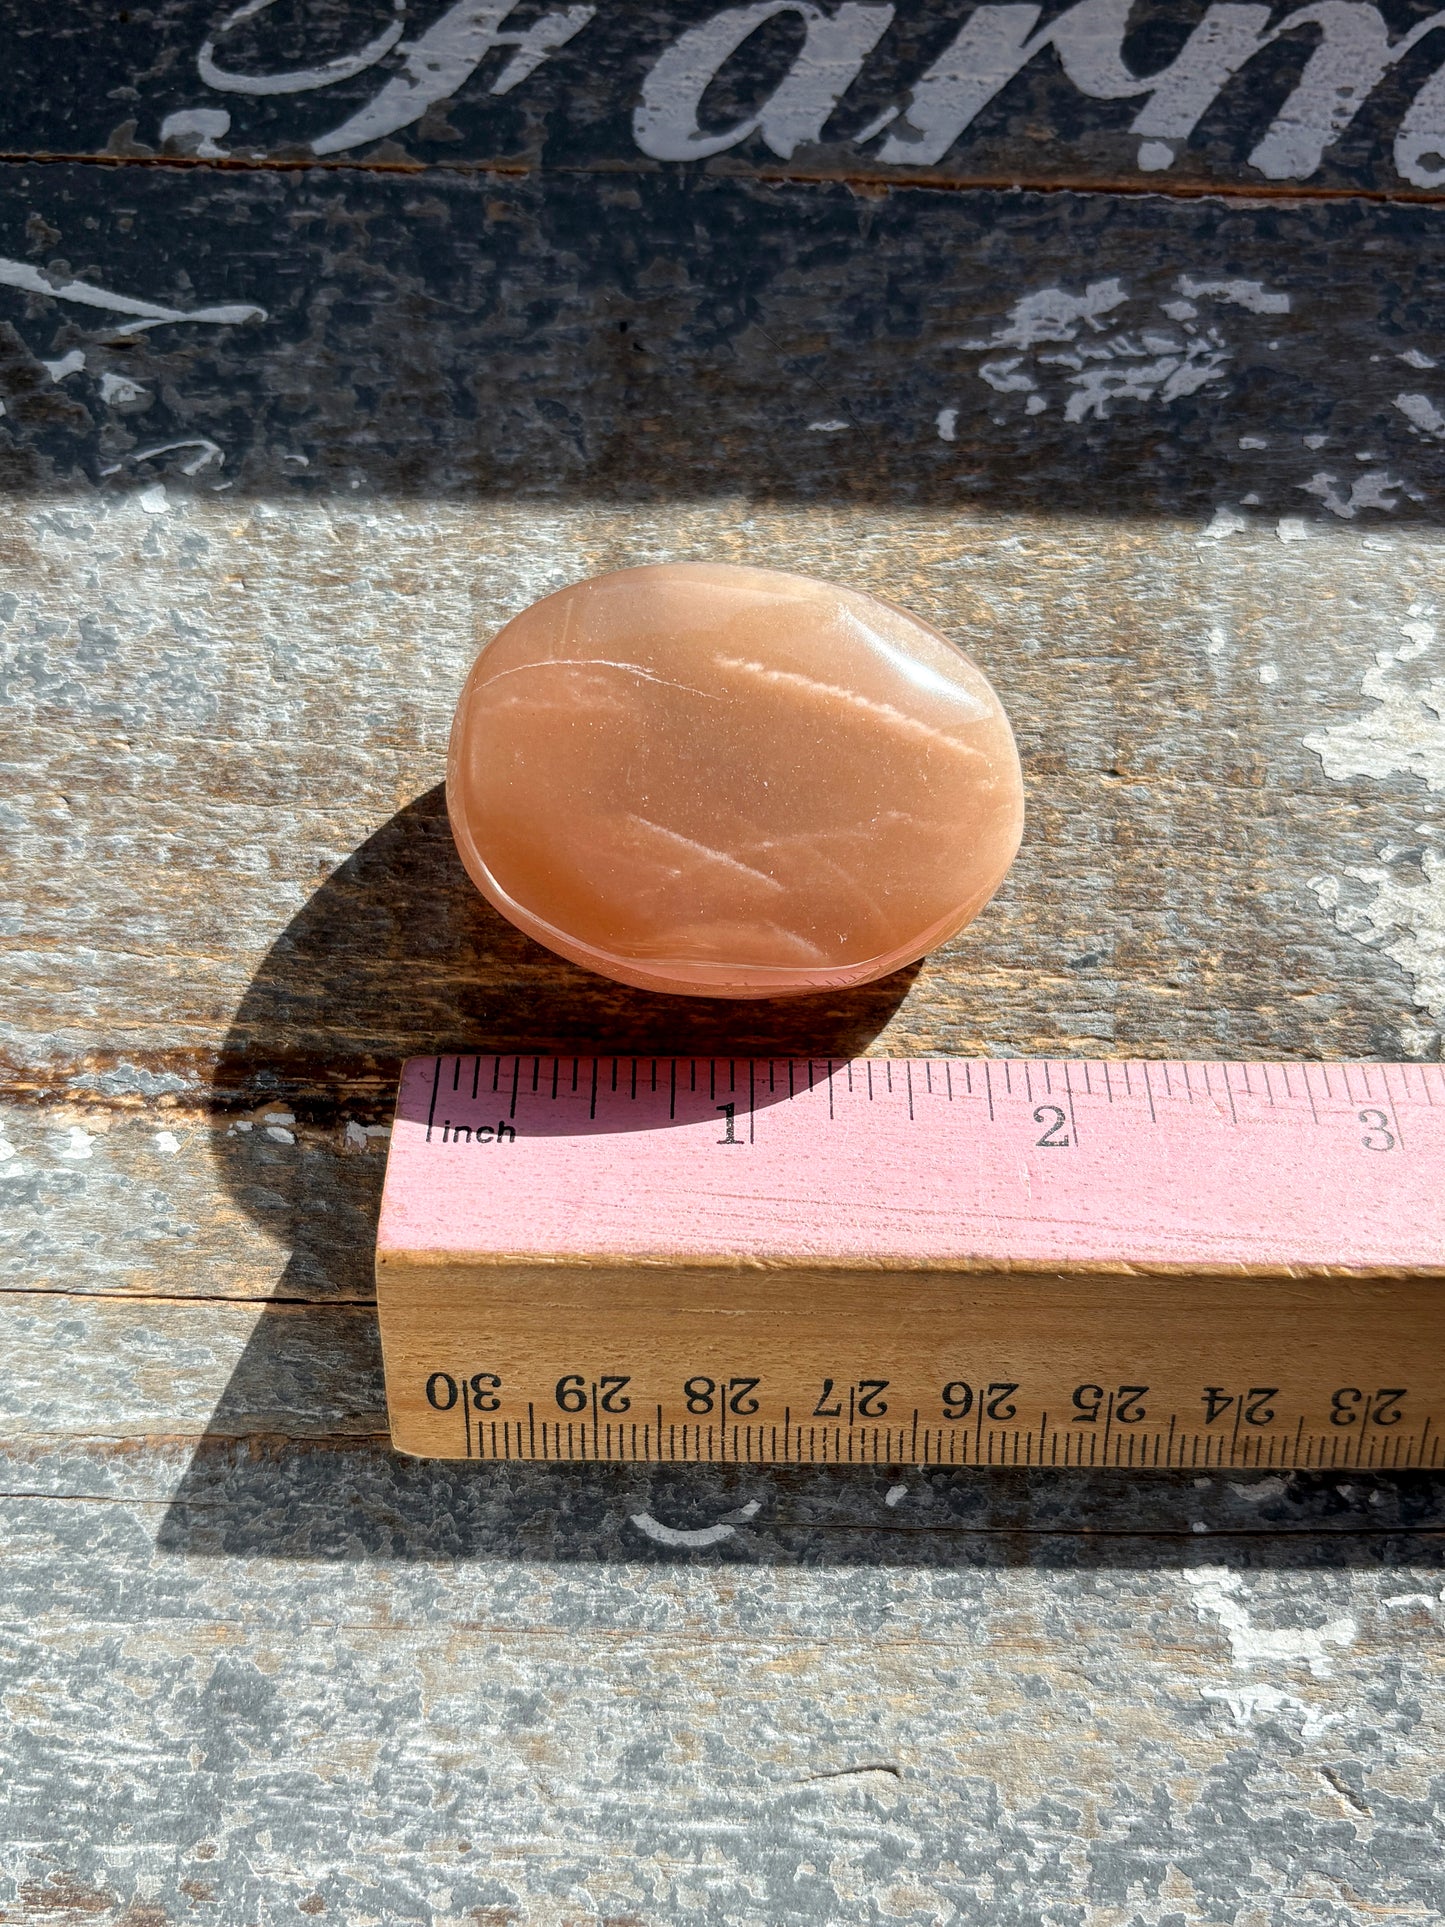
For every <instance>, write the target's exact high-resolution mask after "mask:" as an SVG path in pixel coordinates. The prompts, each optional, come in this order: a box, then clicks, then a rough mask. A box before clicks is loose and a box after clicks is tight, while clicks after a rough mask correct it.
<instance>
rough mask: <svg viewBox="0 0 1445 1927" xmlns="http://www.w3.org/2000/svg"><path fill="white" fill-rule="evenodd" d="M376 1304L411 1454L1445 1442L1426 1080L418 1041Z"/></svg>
mask: <svg viewBox="0 0 1445 1927" xmlns="http://www.w3.org/2000/svg"><path fill="white" fill-rule="evenodd" d="M377 1294H378V1300H379V1304H380V1315H381V1335H382V1346H383V1351H384V1354H385V1362H386V1383H387V1400H388V1406H389V1410H390V1415H391V1428H392V1437H393V1440H394V1441H395V1443H396V1445H397V1446H398V1447H399V1448H400V1449H401V1450H402V1451H405V1452H413V1453H420V1454H425V1455H429V1456H436V1457H445V1458H481V1459H511V1458H525V1459H588V1460H595V1459H604V1460H606V1459H611V1460H622V1461H633V1460H668V1461H672V1460H682V1461H689V1460H708V1461H714V1460H728V1461H733V1460H739V1461H752V1462H754V1463H760V1462H768V1461H786V1462H789V1463H795V1464H797V1463H802V1464H835V1463H850V1464H859V1463H868V1464H879V1465H887V1464H928V1465H936V1464H941V1465H961V1466H962V1465H970V1466H972V1465H1057V1466H1086V1465H1096V1466H1098V1465H1108V1466H1120V1467H1131V1466H1132V1467H1156V1466H1157V1467H1166V1466H1172V1467H1181V1466H1182V1467H1192V1466H1199V1467H1205V1466H1240V1467H1255V1466H1261V1467H1266V1466H1279V1467H1289V1466H1379V1467H1392V1468H1393V1467H1403V1466H1421V1465H1424V1466H1437V1465H1439V1464H1440V1463H1441V1452H1442V1438H1445V1071H1442V1069H1441V1067H1440V1066H1438V1065H1415V1064H1410V1065H1404V1064H1389V1065H1386V1064H1330V1065H1324V1064H1219V1063H1148V1064H1145V1063H1083V1062H1078V1061H1072V1060H1071V1061H1068V1062H1062V1061H1061V1062H1052V1061H1041V1060H1037V1059H1031V1060H1028V1061H1025V1060H1022V1059H995V1060H990V1061H979V1060H974V1061H967V1062H966V1061H963V1060H958V1059H948V1060H944V1059H931V1060H929V1059H906V1060H905V1059H897V1058H894V1059H888V1060H885V1059H879V1058H871V1059H869V1058H856V1059H853V1060H852V1061H849V1062H840V1061H836V1060H825V1059H814V1060H811V1061H809V1060H804V1059H767V1060H762V1059H746V1058H712V1059H709V1058H686V1057H679V1058H650V1057H637V1058H633V1057H608V1056H595V1057H591V1056H584V1057H550V1056H511V1055H508V1056H487V1055H481V1056H444V1057H427V1058H416V1059H413V1060H412V1061H411V1062H410V1063H409V1064H408V1065H407V1066H406V1070H405V1073H404V1075H403V1078H402V1083H401V1092H400V1097H399V1101H398V1106H397V1115H396V1124H395V1128H394V1130H393V1133H392V1140H391V1152H390V1161H389V1163H388V1166H387V1175H386V1190H385V1196H384V1199H383V1203H382V1211H381V1224H380V1229H379V1234H378V1242H377Z"/></svg>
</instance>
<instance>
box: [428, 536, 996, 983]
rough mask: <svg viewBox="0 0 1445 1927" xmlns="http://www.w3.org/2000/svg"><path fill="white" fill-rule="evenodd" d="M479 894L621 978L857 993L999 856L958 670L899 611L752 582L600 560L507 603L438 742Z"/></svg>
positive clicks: (990, 703)
mask: <svg viewBox="0 0 1445 1927" xmlns="http://www.w3.org/2000/svg"><path fill="white" fill-rule="evenodd" d="M447 805H448V809H449V811H450V814H451V822H452V831H453V834H454V835H455V837H456V841H457V848H458V849H459V851H460V852H461V857H462V861H463V863H465V865H466V867H467V870H468V871H469V873H470V875H471V876H472V879H473V880H474V882H475V883H476V884H477V886H478V888H479V889H480V890H481V891H482V893H483V895H484V896H486V897H487V898H488V900H489V901H490V902H491V903H493V904H494V905H495V906H496V908H497V909H498V910H500V911H501V912H502V914H503V916H505V917H509V918H510V919H511V921H512V922H513V923H515V924H516V925H517V926H518V927H519V928H520V929H522V930H525V931H526V932H527V934H528V935H529V936H532V937H535V938H536V939H537V940H538V942H539V943H544V944H546V945H547V946H548V947H549V948H550V949H552V950H555V951H558V952H560V953H561V955H562V956H564V957H570V958H571V959H572V960H573V962H574V963H579V964H583V965H585V966H586V967H587V968H588V969H590V970H596V971H600V972H601V973H602V974H603V975H604V976H607V977H614V978H616V979H618V980H619V981H620V982H622V983H625V984H636V985H640V986H641V987H643V988H644V989H648V990H664V991H676V992H682V993H688V994H692V995H698V996H713V997H775V996H787V995H792V994H796V993H799V992H804V991H811V990H821V989H830V988H840V987H843V986H846V985H849V984H860V983H866V982H868V981H869V980H870V979H871V978H874V977H881V976H884V975H885V974H886V973H887V972H888V971H890V970H896V969H898V968H899V967H900V966H901V965H903V964H906V963H911V962H912V961H913V960H914V959H915V958H917V957H921V956H922V955H923V953H924V952H925V951H927V950H931V949H933V948H934V946H935V945H937V944H940V943H942V942H943V941H944V939H945V938H947V937H951V936H952V935H953V934H954V932H955V931H957V930H960V929H961V928H962V927H963V925H964V924H966V923H967V922H968V921H969V919H970V918H971V917H974V916H976V915H977V913H978V912H979V911H980V910H981V909H982V908H983V906H984V904H985V903H987V901H988V899H989V898H990V897H991V896H992V895H993V893H994V891H995V890H996V889H997V888H998V886H999V883H1000V882H1001V880H1002V878H1003V875H1004V872H1005V871H1006V870H1007V869H1008V866H1009V864H1010V863H1011V862H1012V860H1013V856H1014V852H1015V851H1016V850H1017V848H1018V844H1019V836H1020V833H1021V830H1022V825H1023V785H1022V780H1021V777H1020V773H1019V761H1018V753H1017V751H1016V750H1015V748H1014V741H1013V735H1012V733H1011V731H1010V729H1009V725H1008V719H1007V717H1006V716H1005V715H1004V712H1003V708H1002V706H1001V705H1000V703H999V700H998V697H997V696H996V695H995V694H994V692H993V690H992V688H991V687H990V686H989V683H988V681H987V680H986V678H985V677H984V676H983V674H982V672H981V671H980V670H979V669H978V668H977V667H976V666H975V665H974V664H973V663H972V662H970V660H969V659H968V657H967V656H965V655H964V654H963V653H962V652H961V651H960V650H959V649H957V648H956V647H955V646H954V645H953V644H952V643H951V642H949V641H947V640H946V639H945V638H944V637H943V636H941V635H939V634H938V632H937V631H936V630H934V629H931V628H929V627H928V625H927V624H926V623H923V622H919V621H918V620H917V618H916V617H914V616H909V615H905V614H904V613H903V612H902V611H901V610H899V609H894V608H890V607H889V606H888V605H887V604H886V603H882V602H877V601H875V600H874V599H873V598H872V597H871V596H867V595H860V594H859V593H858V592H857V591H856V590H853V589H842V588H838V587H836V586H835V585H833V584H831V583H826V582H816V581H813V580H810V579H809V578H808V577H806V576H800V575H787V574H784V573H782V572H780V571H778V570H773V569H752V568H738V567H735V566H733V565H731V564H728V563H717V562H682V563H669V564H666V565H665V566H661V567H654V568H639V569H619V570H618V571H617V572H616V573H615V574H612V575H603V576H596V577H594V578H593V579H592V580H591V581H588V582H579V583H576V584H574V585H573V586H572V587H571V588H568V589H562V590H559V591H558V593H557V594H556V595H550V596H547V597H545V598H544V599H543V600H542V601H541V602H536V603H533V605H532V607H531V608H530V609H524V610H523V612H522V613H521V615H519V616H517V617H515V618H514V619H513V620H512V621H511V622H509V623H508V624H507V626H506V627H505V628H504V629H503V630H502V631H501V632H500V634H499V635H498V636H497V637H496V638H495V640H494V641H492V642H490V643H488V644H487V646H486V648H484V649H483V651H482V653H481V654H480V655H479V656H478V658H477V660H476V663H475V665H474V666H473V668H472V671H471V674H470V675H469V676H468V678H467V682H466V687H465V688H464V689H463V691H462V696H461V701H460V702H459V703H458V705H457V713H456V720H455V722H454V723H453V726H452V738H451V751H450V756H449V759H448V766H447Z"/></svg>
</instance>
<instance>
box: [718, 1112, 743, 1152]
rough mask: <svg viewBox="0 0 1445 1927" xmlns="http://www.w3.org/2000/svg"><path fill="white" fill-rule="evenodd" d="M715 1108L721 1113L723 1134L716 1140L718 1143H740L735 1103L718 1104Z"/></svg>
mask: <svg viewBox="0 0 1445 1927" xmlns="http://www.w3.org/2000/svg"><path fill="white" fill-rule="evenodd" d="M717 1108H718V1109H719V1110H720V1111H721V1112H722V1114H723V1134H722V1136H721V1137H720V1138H719V1139H718V1140H717V1141H718V1143H719V1144H741V1143H742V1139H741V1138H740V1137H739V1136H738V1107H737V1105H736V1104H719V1105H718V1107H717Z"/></svg>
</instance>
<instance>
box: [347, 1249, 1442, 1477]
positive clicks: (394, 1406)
mask: <svg viewBox="0 0 1445 1927" xmlns="http://www.w3.org/2000/svg"><path fill="white" fill-rule="evenodd" d="M378 1299H379V1304H380V1313H381V1329H382V1340H383V1349H384V1353H385V1362H386V1381H387V1401H388V1406H389V1409H390V1413H391V1425H392V1436H393V1440H394V1442H395V1443H396V1445H397V1447H398V1448H399V1449H400V1450H402V1451H404V1452H411V1453H417V1454H423V1455H426V1456H432V1457H445V1458H469V1457H470V1458H484V1459H491V1458H535V1459H575V1460H592V1459H603V1460H609V1459H610V1460H622V1461H630V1460H654V1461H655V1460H721V1459H726V1460H734V1459H737V1460H751V1461H753V1462H768V1461H785V1462H797V1463H837V1462H854V1463H857V1462H859V1461H865V1462H878V1463H907V1464H915V1463H916V1464H938V1463H943V1464H957V1465H980V1464H984V1465H1060V1466H1072V1465H1110V1466H1120V1467H1125V1468H1127V1467H1135V1468H1152V1467H1160V1468H1163V1467H1190V1466H1220V1465H1226V1466H1240V1467H1255V1466H1262V1467H1269V1466H1279V1467H1291V1466H1345V1465H1351V1466H1353V1465H1359V1466H1364V1467H1370V1466H1385V1467H1396V1466H1418V1465H1437V1464H1438V1463H1439V1462H1440V1438H1441V1435H1442V1432H1445V1283H1441V1282H1439V1281H1435V1280H1430V1279H1417V1280H1401V1279H1395V1280H1384V1279H1379V1280H1376V1279H1359V1278H1324V1277H1314V1278H1309V1279H1294V1280H1290V1279H1283V1280H1282V1279H1245V1278H1239V1277H1233V1278H1230V1277H1219V1276H1214V1277H1211V1276H1207V1275H1201V1276H1199V1277H1195V1278H1188V1277H1176V1278H1168V1279H1165V1278H1129V1277H1115V1278H1107V1277H1095V1278H1080V1277H1073V1278H1070V1277H1067V1276H1062V1275H1058V1274H1053V1275H1044V1274H1040V1275H1034V1276H1027V1275H1023V1276H1021V1275H1017V1274H1012V1275H1007V1276H981V1275H976V1274H959V1273H952V1274H950V1273H944V1272H937V1271H926V1270H920V1271H891V1272H880V1271H878V1270H874V1269H868V1270H862V1269H852V1270H850V1269H841V1268H810V1267H807V1266H790V1267H786V1268H781V1269H777V1268H768V1269H763V1268H741V1267H736V1266H732V1265H719V1266H716V1267H699V1266H696V1265H689V1266H687V1267H685V1268H678V1269H670V1268H669V1267H667V1266H666V1265H648V1266H642V1267H639V1266H636V1265H614V1266H594V1265H585V1264H584V1265H571V1264H569V1265H557V1264H540V1265H538V1264H495V1265H492V1264H478V1263H450V1264H448V1263H437V1262H435V1261H426V1260H423V1259H415V1258H412V1257H410V1256H409V1255H407V1254H404V1253H403V1254H398V1253H395V1252H390V1253H385V1254H383V1256H382V1258H381V1260H380V1261H379V1264H378Z"/></svg>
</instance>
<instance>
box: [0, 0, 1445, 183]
mask: <svg viewBox="0 0 1445 1927" xmlns="http://www.w3.org/2000/svg"><path fill="white" fill-rule="evenodd" d="M1436 17H1437V16H1436V10H1435V8H1434V6H1433V5H1432V4H1431V0H1380V4H1379V5H1371V4H1369V0H1334V3H1333V4H1329V5H1314V6H1303V7H1301V6H1291V5H1289V4H1278V3H1276V4H1269V0H1260V4H1255V5H1252V6H1240V5H1236V4H1229V5H1225V4H1220V3H1219V0H1045V3H1044V4H1035V5H1018V4H1014V5H1004V4H1000V3H999V0H986V3H985V4H983V5H978V6H975V5H974V4H973V0H892V3H891V4H890V3H888V0H851V4H842V3H841V0H816V3H812V0H761V4H745V5H733V6H720V5H718V4H717V0H666V4H659V3H658V0H644V3H643V4H633V0H589V3H588V4H580V3H576V0H574V3H572V4H558V3H557V0H451V3H450V4H447V3H446V0H270V3H269V4H264V5H255V4H251V5H245V6H238V7H236V8H234V9H232V10H230V11H229V12H227V11H224V10H222V9H220V8H217V7H215V6H214V5H212V4H210V0H158V3H157V4H155V5H149V6H148V5H141V4H137V5H129V6H117V5H115V4H114V0H76V4H71V5H67V6H66V7H64V8H62V9H57V8H56V7H55V6H54V5H53V4H52V3H51V0H12V4H11V5H10V6H9V7H7V9H6V27H7V35H6V71H7V77H8V84H7V85H6V87H5V90H4V96H3V110H0V151H3V152H7V153H9V154H12V155H31V154H46V155H76V154H106V153H108V154H111V155H113V156H122V157H131V158H146V157H152V156H157V155H164V154H170V155H192V156H199V157H201V158H203V159H208V160H211V161H226V160H229V161H231V162H245V161H255V160H258V159H262V158H269V159H273V160H288V159H290V160H295V159H298V158H303V159H304V158H311V157H315V156H324V157H325V158H327V159H328V160H331V161H339V162H346V163H355V162H358V161H363V160H365V161H373V162H381V163H388V164H397V163H407V162H411V163H415V164H418V165H427V164H430V165H438V164H440V165H447V166H463V167H466V166H472V167H475V166H494V165H497V164H502V163H505V164H509V165H513V166H524V167H533V166H537V165H541V164H546V165H549V166H558V167H603V168H613V169H615V168H633V169H638V168H640V169H644V170H656V169H658V168H665V169H672V168H675V167H678V166H682V167H686V168H690V169H692V170H697V169H702V168H718V167H722V168H742V169H745V170H757V169H764V170H768V169H771V170H775V171H776V170H788V171H795V172H799V173H803V174H807V173H810V172H824V173H842V174H845V175H849V176H853V177H857V178H863V177H882V178H886V177H889V176H906V175H909V174H919V173H921V174H923V175H926V176H929V177H932V178H937V179H940V180H949V181H959V182H981V181H999V182H1026V183H1040V182H1050V181H1051V182H1069V181H1073V182H1092V183H1097V184H1100V185H1108V184H1117V185H1121V186H1125V187H1127V186H1134V187H1139V186H1149V185H1151V184H1152V185H1162V186H1165V187H1172V188H1179V189H1187V188H1189V187H1190V186H1195V187H1197V186H1199V185H1201V184H1211V185H1218V186H1223V187H1232V188H1235V189H1239V188H1260V189H1280V188H1287V187H1297V186H1307V187H1309V188H1311V189H1323V190H1335V191H1344V192H1361V191H1365V192H1378V193H1390V194H1407V195H1408V194H1416V195H1424V196H1427V197H1428V196H1431V195H1437V194H1438V193H1440V192H1441V190H1442V187H1445V158H1442V153H1441V151H1440V150H1441V145H1442V143H1445V99H1442V100H1441V101H1440V102H1438V103H1437V101H1436V99H1435V93H1436V92H1437V91H1440V88H1439V87H1438V85H1437V75H1438V74H1439V72H1440V70H1441V68H1442V65H1445V32H1438V31H1435V30H1434V29H1433V28H1431V27H1430V26H1429V23H1430V22H1431V21H1433V20H1434V19H1435V18H1436Z"/></svg>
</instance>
